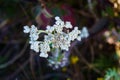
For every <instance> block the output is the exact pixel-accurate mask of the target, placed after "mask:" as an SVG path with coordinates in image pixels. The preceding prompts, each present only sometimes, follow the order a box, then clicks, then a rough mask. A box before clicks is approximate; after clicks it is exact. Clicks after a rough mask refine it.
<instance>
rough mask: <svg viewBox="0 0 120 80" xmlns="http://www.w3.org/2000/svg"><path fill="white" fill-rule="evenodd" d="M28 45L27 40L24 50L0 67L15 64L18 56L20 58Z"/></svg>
mask: <svg viewBox="0 0 120 80" xmlns="http://www.w3.org/2000/svg"><path fill="white" fill-rule="evenodd" d="M27 46H28V43H27V42H26V44H25V46H24V47H23V49H22V51H21V52H20V53H19V54H18V55H16V56H15V57H14V58H13V59H12V60H10V61H8V62H6V63H4V64H0V69H3V68H6V67H8V66H10V65H11V64H13V63H14V62H15V61H16V60H17V59H18V58H20V57H21V56H22V55H23V54H24V52H25V50H26V48H27Z"/></svg>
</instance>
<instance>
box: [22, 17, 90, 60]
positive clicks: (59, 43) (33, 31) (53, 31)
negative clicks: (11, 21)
mask: <svg viewBox="0 0 120 80" xmlns="http://www.w3.org/2000/svg"><path fill="white" fill-rule="evenodd" d="M55 20H56V22H55V24H54V25H53V26H50V25H48V26H47V28H46V30H38V29H37V27H35V26H34V25H32V26H31V27H29V26H24V31H23V32H24V33H29V34H30V35H29V37H30V41H29V43H30V48H31V49H32V50H34V51H35V52H40V55H39V56H40V57H44V58H47V57H48V52H50V51H51V49H52V48H59V49H61V50H64V51H68V50H69V47H70V43H71V41H74V40H75V39H77V40H78V41H81V38H86V37H88V36H89V34H88V31H87V28H86V27H84V28H83V29H82V30H81V31H80V30H78V27H74V29H73V30H72V31H70V32H69V31H67V32H64V30H63V29H64V28H66V29H68V30H69V29H72V28H73V26H72V25H71V23H70V22H68V21H67V22H64V21H62V20H61V19H60V18H59V17H58V16H57V17H55ZM40 33H46V34H47V35H45V36H44V40H43V41H39V40H38V38H39V34H40Z"/></svg>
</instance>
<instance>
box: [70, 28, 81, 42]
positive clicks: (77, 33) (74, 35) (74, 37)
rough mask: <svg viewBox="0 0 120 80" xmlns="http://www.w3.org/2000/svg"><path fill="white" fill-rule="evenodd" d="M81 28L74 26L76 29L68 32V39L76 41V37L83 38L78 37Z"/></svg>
mask: <svg viewBox="0 0 120 80" xmlns="http://www.w3.org/2000/svg"><path fill="white" fill-rule="evenodd" d="M80 33H81V32H80V30H78V27H74V30H72V31H71V32H70V33H69V34H68V40H70V41H74V40H75V39H78V40H81V39H80V37H78V35H79V34H80Z"/></svg>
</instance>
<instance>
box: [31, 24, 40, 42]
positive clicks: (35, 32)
mask: <svg viewBox="0 0 120 80" xmlns="http://www.w3.org/2000/svg"><path fill="white" fill-rule="evenodd" d="M38 38H39V32H38V29H37V27H35V26H34V25H32V26H31V30H30V40H31V41H35V40H37V39H38Z"/></svg>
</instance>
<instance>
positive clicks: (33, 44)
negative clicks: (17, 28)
mask: <svg viewBox="0 0 120 80" xmlns="http://www.w3.org/2000/svg"><path fill="white" fill-rule="evenodd" d="M30 44H31V46H30V48H31V49H32V50H34V51H36V52H39V44H40V42H39V41H30Z"/></svg>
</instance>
